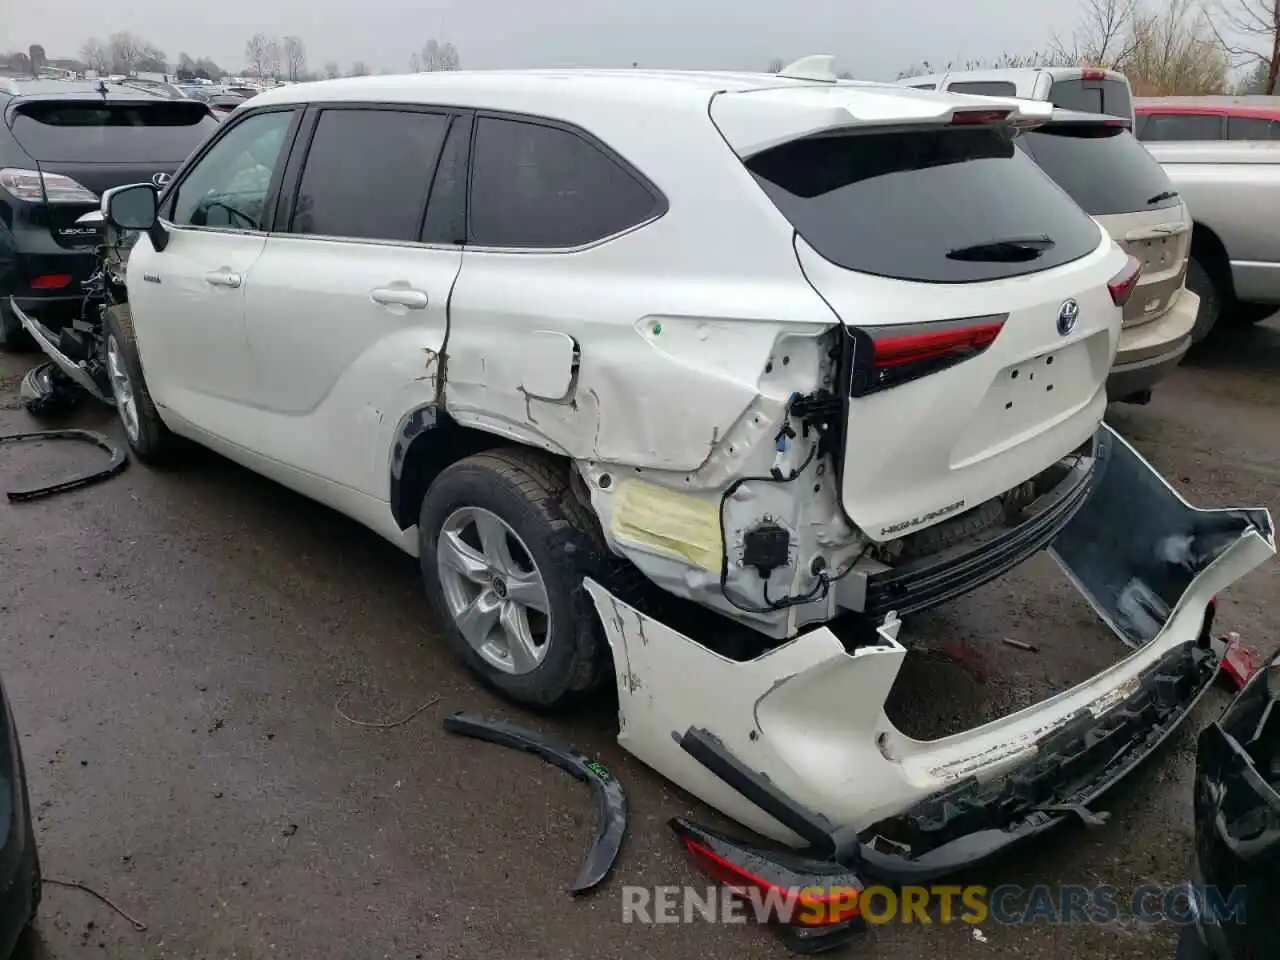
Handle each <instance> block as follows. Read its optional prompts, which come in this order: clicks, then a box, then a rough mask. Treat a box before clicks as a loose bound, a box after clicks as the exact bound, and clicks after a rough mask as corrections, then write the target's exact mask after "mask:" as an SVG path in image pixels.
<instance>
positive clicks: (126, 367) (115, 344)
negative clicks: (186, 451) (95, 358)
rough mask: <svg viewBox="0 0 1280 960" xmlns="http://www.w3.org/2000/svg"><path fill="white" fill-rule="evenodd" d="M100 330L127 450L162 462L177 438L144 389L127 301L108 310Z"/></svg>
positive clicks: (171, 452) (166, 458)
mask: <svg viewBox="0 0 1280 960" xmlns="http://www.w3.org/2000/svg"><path fill="white" fill-rule="evenodd" d="M102 333H103V337H104V338H105V341H104V344H103V352H104V354H105V360H106V365H107V377H108V378H109V379H110V381H111V395H112V397H114V398H115V402H116V412H117V413H119V414H120V423H121V425H122V426H123V427H124V435H125V439H126V440H128V442H129V449H130V450H132V451H133V455H134V456H135V457H137V458H138V459H139V460H141V461H142V462H143V463H152V464H155V463H162V462H164V461H166V460H168V459H169V458H170V457H171V456H172V454H173V452H174V447H175V446H176V445H177V438H175V437H174V435H173V434H172V433H170V432H169V428H168V427H166V426H165V424H164V421H163V420H161V419H160V414H159V412H158V411H157V410H156V405H155V404H154V403H152V401H151V394H150V393H149V392H148V391H147V382H146V380H145V379H143V376H142V361H141V359H140V358H139V355H138V343H137V340H136V339H135V338H134V335H133V314H132V313H131V312H130V310H129V306H128V304H123V303H118V304H116V305H115V306H113V307H110V308H109V309H108V310H107V312H106V322H105V323H104V324H103V331H102Z"/></svg>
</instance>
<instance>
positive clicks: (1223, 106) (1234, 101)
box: [1133, 96, 1280, 141]
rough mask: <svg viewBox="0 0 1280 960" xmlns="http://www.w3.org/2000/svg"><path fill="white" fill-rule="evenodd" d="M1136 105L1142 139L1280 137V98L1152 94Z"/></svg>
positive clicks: (1272, 138) (1255, 138) (1138, 128)
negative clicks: (1159, 95)
mask: <svg viewBox="0 0 1280 960" xmlns="http://www.w3.org/2000/svg"><path fill="white" fill-rule="evenodd" d="M1133 108H1134V113H1135V114H1136V115H1137V123H1138V127H1137V130H1136V131H1135V132H1136V133H1137V135H1138V139H1139V140H1160V141H1169V140H1280V97H1263V96H1250V97H1150V98H1140V99H1136V100H1134V102H1133Z"/></svg>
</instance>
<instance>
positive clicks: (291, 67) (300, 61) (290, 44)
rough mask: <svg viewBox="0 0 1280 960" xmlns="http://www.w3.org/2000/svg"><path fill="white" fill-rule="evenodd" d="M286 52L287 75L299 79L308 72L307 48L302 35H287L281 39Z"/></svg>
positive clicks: (292, 78) (282, 48)
mask: <svg viewBox="0 0 1280 960" xmlns="http://www.w3.org/2000/svg"><path fill="white" fill-rule="evenodd" d="M280 47H281V50H282V51H283V53H284V68H285V76H287V77H288V78H289V79H290V80H297V79H299V78H301V77H302V75H303V74H305V73H306V72H307V48H306V45H305V44H303V42H302V38H301V37H285V38H284V39H283V40H281V41H280Z"/></svg>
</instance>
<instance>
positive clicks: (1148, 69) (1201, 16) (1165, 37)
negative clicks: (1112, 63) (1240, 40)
mask: <svg viewBox="0 0 1280 960" xmlns="http://www.w3.org/2000/svg"><path fill="white" fill-rule="evenodd" d="M1132 34H1133V42H1132V48H1131V50H1130V53H1129V56H1128V58H1127V59H1126V60H1125V62H1124V64H1123V65H1122V66H1121V69H1123V70H1124V72H1125V74H1126V75H1127V76H1128V77H1129V82H1130V83H1131V84H1132V85H1133V89H1134V91H1135V92H1136V93H1138V94H1140V95H1145V96H1153V97H1159V96H1173V95H1176V94H1183V95H1195V94H1213V93H1225V92H1226V90H1227V80H1228V74H1229V72H1230V68H1231V63H1230V61H1229V58H1228V54H1227V52H1226V51H1225V50H1224V49H1223V46H1222V43H1221V41H1220V38H1219V37H1218V35H1217V34H1216V33H1215V31H1214V27H1213V24H1212V23H1211V21H1210V20H1209V17H1208V15H1207V14H1206V13H1205V10H1204V8H1203V7H1201V6H1200V5H1199V3H1198V0H1168V2H1167V3H1166V4H1165V5H1163V6H1162V7H1160V8H1159V9H1156V10H1151V11H1147V10H1140V11H1139V12H1138V13H1137V14H1136V15H1135V17H1134V19H1133V27H1132Z"/></svg>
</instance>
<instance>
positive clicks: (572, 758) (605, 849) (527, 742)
mask: <svg viewBox="0 0 1280 960" xmlns="http://www.w3.org/2000/svg"><path fill="white" fill-rule="evenodd" d="M444 728H445V730H447V731H449V733H456V734H459V735H460V736H464V737H474V738H475V739H477V740H486V741H488V742H489V743H496V744H498V745H499V746H502V747H510V748H511V749H513V750H521V751H523V752H524V753H532V754H533V755H534V756H537V757H541V758H542V759H543V760H545V761H546V762H547V763H550V764H552V765H554V766H557V767H559V768H560V769H561V770H563V771H564V772H565V773H568V774H569V775H571V776H572V777H574V778H575V779H576V780H580V781H582V782H583V783H587V784H589V785H590V786H591V792H592V793H594V794H595V798H596V805H597V807H598V808H599V815H598V818H597V822H596V840H595V843H594V844H593V845H592V847H591V851H590V852H589V853H588V854H587V858H586V860H584V861H583V863H582V866H581V867H580V868H579V869H578V875H577V877H575V878H574V881H573V885H572V886H571V887H570V888H569V890H570V892H572V893H575V894H578V893H585V892H586V891H588V890H590V889H591V888H592V887H594V886H596V885H597V884H599V883H600V881H602V880H603V879H604V878H605V877H606V876H607V875H608V873H609V870H610V868H611V867H612V866H613V863H614V861H615V860H616V859H617V858H618V851H619V850H621V849H622V838H623V836H624V835H625V834H626V831H627V796H626V794H625V793H624V792H623V789H622V784H621V783H619V782H618V780H617V778H615V777H614V776H613V774H612V773H611V772H610V771H609V769H608V768H607V767H605V766H604V764H602V763H599V762H597V761H595V760H589V759H587V757H586V756H584V755H583V754H582V753H580V752H579V751H577V750H575V749H574V748H573V747H570V746H568V745H567V744H563V743H560V742H559V741H557V740H555V739H553V738H550V737H545V736H543V735H542V734H540V733H536V732H535V731H532V730H528V729H525V728H524V727H520V726H517V725H516V724H514V723H508V722H507V721H505V720H491V719H489V718H487V717H481V716H479V715H477V714H473V713H466V712H465V711H460V712H458V713H454V714H451V715H449V716H447V717H445V719H444Z"/></svg>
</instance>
